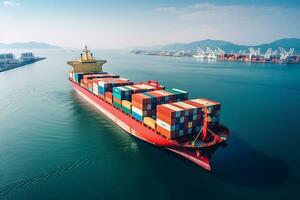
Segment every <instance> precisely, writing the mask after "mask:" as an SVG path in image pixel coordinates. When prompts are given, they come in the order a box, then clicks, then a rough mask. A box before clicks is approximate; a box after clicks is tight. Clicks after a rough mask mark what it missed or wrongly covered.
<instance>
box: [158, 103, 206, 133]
mask: <svg viewBox="0 0 300 200" xmlns="http://www.w3.org/2000/svg"><path fill="white" fill-rule="evenodd" d="M203 107H204V105H202V104H198V103H197V104H195V103H193V102H192V101H190V100H187V101H182V102H176V103H170V104H163V105H158V106H157V119H156V130H157V132H159V133H160V134H162V135H163V136H165V137H166V138H168V139H176V138H178V137H182V136H186V135H192V134H196V133H198V132H199V131H200V130H201V128H202V125H203V117H202V114H201V113H202V109H203Z"/></svg>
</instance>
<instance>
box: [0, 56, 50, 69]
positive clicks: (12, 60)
mask: <svg viewBox="0 0 300 200" xmlns="http://www.w3.org/2000/svg"><path fill="white" fill-rule="evenodd" d="M43 59H45V58H44V57H35V56H34V54H33V53H32V52H25V53H22V54H21V57H20V58H19V59H17V58H16V57H15V55H14V54H12V53H5V54H0V72H2V71H7V70H10V69H14V68H17V67H21V66H24V65H28V64H31V63H34V62H37V61H40V60H43Z"/></svg>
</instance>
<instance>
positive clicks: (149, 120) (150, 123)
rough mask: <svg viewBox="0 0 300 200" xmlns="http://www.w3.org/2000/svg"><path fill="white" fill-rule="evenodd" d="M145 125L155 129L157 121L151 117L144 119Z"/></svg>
mask: <svg viewBox="0 0 300 200" xmlns="http://www.w3.org/2000/svg"><path fill="white" fill-rule="evenodd" d="M144 124H146V125H147V126H149V127H151V128H153V129H155V127H156V121H155V119H152V118H151V117H144Z"/></svg>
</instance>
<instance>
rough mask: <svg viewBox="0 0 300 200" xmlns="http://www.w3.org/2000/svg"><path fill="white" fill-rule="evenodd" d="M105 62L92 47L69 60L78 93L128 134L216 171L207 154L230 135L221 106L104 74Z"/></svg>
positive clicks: (155, 82)
mask: <svg viewBox="0 0 300 200" xmlns="http://www.w3.org/2000/svg"><path fill="white" fill-rule="evenodd" d="M105 63H106V60H96V59H95V58H94V57H93V55H92V53H90V51H89V50H88V49H87V47H85V49H84V50H83V53H82V54H81V56H80V58H79V59H78V60H75V61H69V62H68V64H69V65H71V66H72V70H71V71H70V72H69V80H70V82H71V84H72V86H73V87H74V89H75V90H76V92H78V94H79V95H80V96H82V97H83V98H84V99H85V100H87V101H88V102H89V103H91V104H92V105H93V106H95V107H96V108H97V109H98V110H100V111H101V112H102V113H103V114H104V115H106V116H107V117H108V118H110V119H111V120H112V121H113V122H114V123H116V124H117V125H118V126H119V127H121V128H122V129H123V130H125V131H126V132H128V133H129V134H131V135H133V136H135V137H137V138H139V139H141V140H143V141H145V142H148V143H150V144H153V145H155V146H158V147H161V148H165V149H167V150H170V151H172V152H174V153H176V154H178V155H180V156H182V157H184V158H187V159H188V160H190V161H192V162H194V163H195V164H197V165H198V166H200V167H203V168H204V169H206V170H211V166H210V158H209V157H208V156H206V154H205V153H204V151H206V150H207V149H213V148H214V147H215V146H217V145H218V144H221V143H224V142H225V141H226V140H227V138H228V137H229V135H230V131H229V129H228V128H226V127H225V126H223V125H221V124H220V110H221V104H220V103H218V102H215V101H211V100H208V99H204V98H197V99H191V100H189V98H188V92H186V91H183V90H180V89H176V88H165V87H164V86H162V85H160V84H159V83H158V82H157V81H154V80H149V81H145V82H133V81H130V80H128V79H126V78H121V77H120V76H119V75H114V74H110V73H107V72H103V70H102V66H103V64H105Z"/></svg>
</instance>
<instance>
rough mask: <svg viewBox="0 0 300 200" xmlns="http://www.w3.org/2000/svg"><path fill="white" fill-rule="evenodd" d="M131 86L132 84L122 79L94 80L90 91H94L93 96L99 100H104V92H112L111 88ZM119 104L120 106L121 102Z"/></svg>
mask: <svg viewBox="0 0 300 200" xmlns="http://www.w3.org/2000/svg"><path fill="white" fill-rule="evenodd" d="M88 83H89V81H88ZM132 84H133V82H131V81H129V80H128V79H124V78H101V79H95V80H94V83H93V89H92V90H93V91H94V94H96V95H98V96H99V97H101V98H104V97H105V92H112V89H113V87H118V86H124V85H132ZM97 93H98V94H97ZM119 103H120V105H121V102H119Z"/></svg>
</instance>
